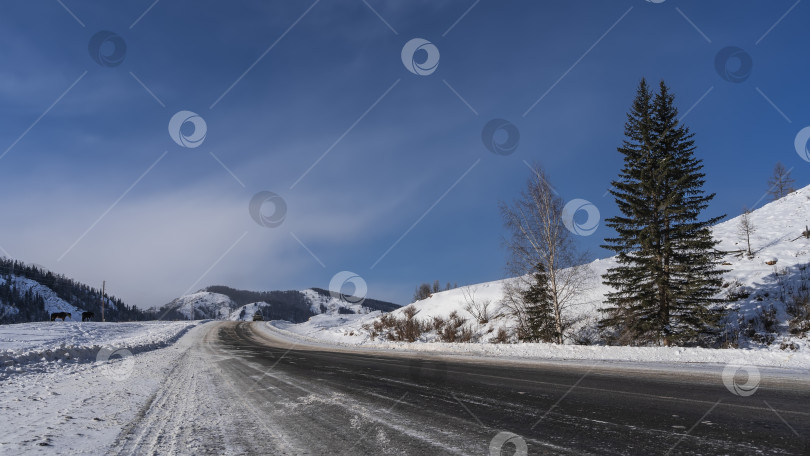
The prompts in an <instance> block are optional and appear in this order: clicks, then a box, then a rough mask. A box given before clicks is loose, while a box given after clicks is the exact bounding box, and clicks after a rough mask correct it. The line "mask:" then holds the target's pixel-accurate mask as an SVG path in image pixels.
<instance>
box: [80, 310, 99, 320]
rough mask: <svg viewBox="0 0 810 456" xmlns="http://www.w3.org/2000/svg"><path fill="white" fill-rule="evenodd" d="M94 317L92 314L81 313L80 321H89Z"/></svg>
mask: <svg viewBox="0 0 810 456" xmlns="http://www.w3.org/2000/svg"><path fill="white" fill-rule="evenodd" d="M95 316H96V314H94V313H93V312H82V321H90V320H91V319H92V318H93V317H95Z"/></svg>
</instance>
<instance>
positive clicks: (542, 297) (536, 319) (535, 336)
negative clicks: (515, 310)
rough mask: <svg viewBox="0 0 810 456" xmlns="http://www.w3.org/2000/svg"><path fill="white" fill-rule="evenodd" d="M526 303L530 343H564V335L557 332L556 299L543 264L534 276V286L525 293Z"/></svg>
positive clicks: (527, 329)
mask: <svg viewBox="0 0 810 456" xmlns="http://www.w3.org/2000/svg"><path fill="white" fill-rule="evenodd" d="M523 300H524V302H525V303H526V320H527V325H526V334H525V335H523V339H524V340H526V341H529V342H556V343H562V334H560V333H559V332H558V331H557V325H556V322H555V318H554V299H553V297H552V296H551V292H550V291H549V288H548V275H547V274H546V271H545V268H544V267H543V265H542V264H538V265H537V267H536V270H535V272H534V273H533V274H532V284H531V286H529V288H528V289H526V290H525V291H524V292H523Z"/></svg>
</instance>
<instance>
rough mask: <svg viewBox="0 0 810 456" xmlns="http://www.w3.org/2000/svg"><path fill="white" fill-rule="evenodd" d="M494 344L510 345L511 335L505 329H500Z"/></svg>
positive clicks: (493, 341) (493, 340)
mask: <svg viewBox="0 0 810 456" xmlns="http://www.w3.org/2000/svg"><path fill="white" fill-rule="evenodd" d="M492 343H493V344H508V343H509V333H508V332H507V331H506V329H505V328H498V333H497V334H496V335H495V337H494V338H493V339H492Z"/></svg>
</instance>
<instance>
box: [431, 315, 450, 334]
mask: <svg viewBox="0 0 810 456" xmlns="http://www.w3.org/2000/svg"><path fill="white" fill-rule="evenodd" d="M445 323H447V322H446V321H445V320H444V318H442V317H440V316H434V317H433V321H432V322H431V327H432V329H433V330H434V331H436V332H439V331H441V330H442V328H444V325H445Z"/></svg>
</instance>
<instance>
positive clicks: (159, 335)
mask: <svg viewBox="0 0 810 456" xmlns="http://www.w3.org/2000/svg"><path fill="white" fill-rule="evenodd" d="M197 324H199V322H197V321H172V322H157V321H155V322H132V323H101V322H86V323H81V322H71V321H67V322H62V321H55V322H50V321H49V322H37V323H20V324H14V325H0V379H2V378H3V377H7V376H9V375H14V374H16V373H20V372H29V371H36V372H48V371H55V370H58V369H59V368H61V367H64V366H69V365H75V364H79V363H84V362H94V361H97V360H104V359H106V358H124V357H128V356H130V355H133V354H137V353H140V352H144V351H149V350H154V349H157V348H161V347H165V346H168V345H169V344H171V343H172V342H174V341H176V340H177V339H178V338H179V337H180V336H182V335H183V334H184V333H185V332H186V331H188V329H189V328H191V327H194V326H196V325H197ZM105 357H106V358H105Z"/></svg>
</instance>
